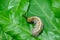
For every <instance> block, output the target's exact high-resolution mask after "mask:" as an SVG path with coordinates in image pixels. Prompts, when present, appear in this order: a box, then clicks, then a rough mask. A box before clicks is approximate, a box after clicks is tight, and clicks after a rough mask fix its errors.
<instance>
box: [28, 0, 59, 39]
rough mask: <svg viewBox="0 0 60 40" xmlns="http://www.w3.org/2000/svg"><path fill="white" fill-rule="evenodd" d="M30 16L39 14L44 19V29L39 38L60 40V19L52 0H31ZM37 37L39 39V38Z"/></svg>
mask: <svg viewBox="0 0 60 40" xmlns="http://www.w3.org/2000/svg"><path fill="white" fill-rule="evenodd" d="M30 3H31V5H30V9H29V12H28V13H27V16H28V17H32V16H38V17H40V18H41V20H42V21H43V25H44V29H43V32H42V34H41V35H39V37H38V39H41V40H60V19H57V18H56V17H55V15H54V11H52V9H51V1H50V0H31V2H30ZM38 39H37V40H38Z"/></svg>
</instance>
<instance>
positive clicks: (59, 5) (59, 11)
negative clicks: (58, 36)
mask: <svg viewBox="0 0 60 40" xmlns="http://www.w3.org/2000/svg"><path fill="white" fill-rule="evenodd" d="M52 10H53V11H54V14H55V16H56V17H57V18H60V0H52Z"/></svg>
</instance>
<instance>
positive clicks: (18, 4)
mask: <svg viewBox="0 0 60 40" xmlns="http://www.w3.org/2000/svg"><path fill="white" fill-rule="evenodd" d="M20 2H21V0H19V3H18V5H17V7H16V10H15V12H17V10H18V8H19V5H20Z"/></svg>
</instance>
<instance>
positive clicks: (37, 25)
mask: <svg viewBox="0 0 60 40" xmlns="http://www.w3.org/2000/svg"><path fill="white" fill-rule="evenodd" d="M27 21H28V22H34V24H35V26H34V28H33V30H32V35H33V36H38V35H39V33H40V32H41V31H42V29H43V24H42V21H41V19H40V18H39V17H37V16H33V17H30V18H27Z"/></svg>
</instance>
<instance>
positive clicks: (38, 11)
mask: <svg viewBox="0 0 60 40" xmlns="http://www.w3.org/2000/svg"><path fill="white" fill-rule="evenodd" d="M59 11H60V1H59V0H57V1H56V0H0V40H60V12H59ZM25 13H26V16H27V17H31V16H38V17H40V18H41V20H42V21H43V25H44V29H43V32H42V33H41V34H40V35H39V36H38V37H33V36H32V35H31V30H32V29H33V27H34V26H33V25H32V24H29V23H27V21H26V19H25V18H24V17H23V15H24V14H25Z"/></svg>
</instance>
